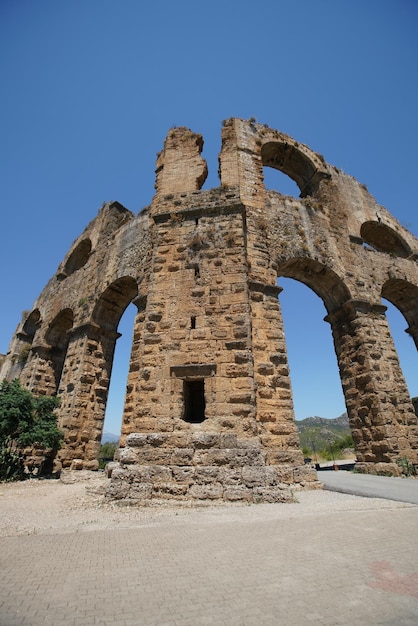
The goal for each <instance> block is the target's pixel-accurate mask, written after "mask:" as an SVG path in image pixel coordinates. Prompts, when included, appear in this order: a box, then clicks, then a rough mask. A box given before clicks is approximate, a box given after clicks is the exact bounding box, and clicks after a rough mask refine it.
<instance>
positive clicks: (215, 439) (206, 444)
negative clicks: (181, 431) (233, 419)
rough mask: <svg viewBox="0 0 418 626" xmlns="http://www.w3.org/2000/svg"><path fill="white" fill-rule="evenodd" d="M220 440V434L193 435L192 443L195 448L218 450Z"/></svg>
mask: <svg viewBox="0 0 418 626" xmlns="http://www.w3.org/2000/svg"><path fill="white" fill-rule="evenodd" d="M219 440H220V435H219V433H193V435H192V439H191V443H192V445H193V447H195V448H216V447H219Z"/></svg>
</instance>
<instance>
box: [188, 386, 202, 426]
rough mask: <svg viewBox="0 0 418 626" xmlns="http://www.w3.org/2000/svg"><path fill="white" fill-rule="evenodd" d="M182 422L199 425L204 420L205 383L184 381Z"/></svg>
mask: <svg viewBox="0 0 418 626" xmlns="http://www.w3.org/2000/svg"><path fill="white" fill-rule="evenodd" d="M183 396H184V421H185V422H189V424H201V423H202V422H203V421H204V419H205V407H206V403H205V381H204V379H202V380H184V381H183Z"/></svg>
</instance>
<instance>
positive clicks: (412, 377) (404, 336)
mask: <svg viewBox="0 0 418 626" xmlns="http://www.w3.org/2000/svg"><path fill="white" fill-rule="evenodd" d="M383 304H384V305H385V306H387V307H388V308H387V311H386V318H387V320H388V322H389V327H390V332H391V334H392V338H393V341H394V343H395V348H396V352H397V353H398V357H399V363H400V366H401V370H402V373H403V375H404V378H405V382H406V385H407V387H408V390H409V395H410V397H411V398H414V397H417V396H418V378H417V370H418V358H417V356H418V355H417V350H416V348H415V345H414V342H413V339H412V337H411V336H410V335H408V333H406V332H405V328H406V324H405V318H404V316H403V315H402V313H401V312H400V311H399V309H397V308H396V306H394V305H393V304H392V303H391V302H389V300H385V299H383Z"/></svg>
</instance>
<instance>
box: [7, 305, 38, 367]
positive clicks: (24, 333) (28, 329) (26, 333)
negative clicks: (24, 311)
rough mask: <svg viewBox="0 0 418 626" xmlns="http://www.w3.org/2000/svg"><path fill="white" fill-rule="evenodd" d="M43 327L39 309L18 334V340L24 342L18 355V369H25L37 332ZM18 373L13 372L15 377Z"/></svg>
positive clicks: (32, 314)
mask: <svg viewBox="0 0 418 626" xmlns="http://www.w3.org/2000/svg"><path fill="white" fill-rule="evenodd" d="M40 325H41V314H40V312H39V310H38V309H34V310H33V311H32V312H31V313H30V314H29V315H28V316H27V317H26V319H25V321H24V323H23V326H22V330H21V331H20V332H19V333H18V334H17V337H18V339H20V341H21V342H22V343H21V344H20V348H19V353H18V355H17V362H16V365H15V367H16V368H19V369H21V368H23V366H24V365H25V363H26V361H27V359H28V358H29V354H30V351H31V347H32V344H33V340H34V337H35V334H36V331H37V330H38V328H39V327H40ZM16 374H17V371H16V370H15V371H13V375H16Z"/></svg>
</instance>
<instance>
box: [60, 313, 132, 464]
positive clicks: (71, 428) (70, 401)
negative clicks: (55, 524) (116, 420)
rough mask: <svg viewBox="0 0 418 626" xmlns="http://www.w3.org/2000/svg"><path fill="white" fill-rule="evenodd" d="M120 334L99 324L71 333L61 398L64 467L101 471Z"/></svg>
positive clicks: (61, 455) (88, 325)
mask: <svg viewBox="0 0 418 626" xmlns="http://www.w3.org/2000/svg"><path fill="white" fill-rule="evenodd" d="M119 336H120V335H119V333H116V332H114V331H111V330H107V329H105V328H103V327H100V326H98V325H96V324H93V323H91V324H86V325H84V326H79V327H78V328H74V329H73V330H72V331H71V336H70V341H69V344H68V350H67V356H66V359H65V364H64V369H63V373H62V378H61V384H60V389H59V395H60V398H61V406H60V410H59V414H60V419H59V427H60V428H61V429H62V430H63V431H64V445H63V447H62V448H61V450H60V451H59V453H58V459H59V461H61V463H62V466H63V467H70V468H71V469H97V468H98V460H97V458H98V455H99V450H100V442H101V436H102V431H103V423H104V416H105V411H106V401H107V394H108V390H109V382H110V374H111V370H112V362H113V354H114V350H115V343H116V339H117V338H118V337H119Z"/></svg>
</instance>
